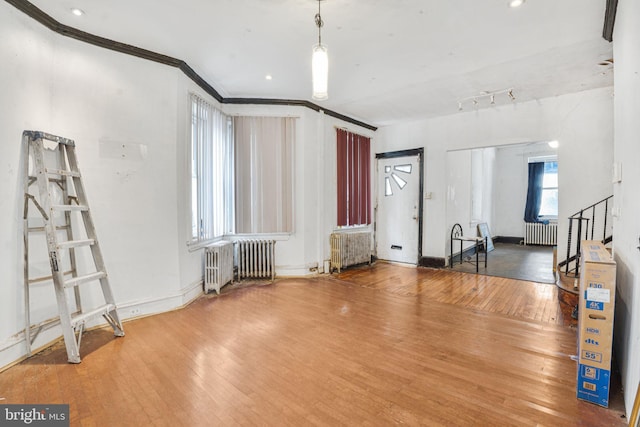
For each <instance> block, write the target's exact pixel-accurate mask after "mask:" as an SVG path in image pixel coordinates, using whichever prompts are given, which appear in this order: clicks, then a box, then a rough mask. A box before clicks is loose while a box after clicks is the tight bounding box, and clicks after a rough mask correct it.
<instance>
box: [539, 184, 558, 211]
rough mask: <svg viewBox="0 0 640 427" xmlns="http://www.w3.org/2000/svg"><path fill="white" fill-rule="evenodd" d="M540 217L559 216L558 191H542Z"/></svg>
mask: <svg viewBox="0 0 640 427" xmlns="http://www.w3.org/2000/svg"><path fill="white" fill-rule="evenodd" d="M539 215H540V216H558V189H557V188H554V189H544V190H542V202H541V203H540V213H539Z"/></svg>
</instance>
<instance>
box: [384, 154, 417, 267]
mask: <svg viewBox="0 0 640 427" xmlns="http://www.w3.org/2000/svg"><path fill="white" fill-rule="evenodd" d="M412 153H413V150H412ZM421 156H422V153H421V152H419V153H417V154H411V155H406V156H399V155H398V153H383V154H378V155H377V156H376V157H378V160H377V201H378V203H377V210H376V252H377V256H378V258H379V259H383V260H387V261H394V262H401V263H408V264H417V263H418V258H419V256H420V255H421V250H420V245H421V242H422V239H421V236H420V233H421V230H422V219H421V215H420V214H421V209H422V205H421V203H420V201H421V194H422V188H421V187H422V183H421V180H420V176H421V174H422V170H421V169H422V167H421V165H422V162H421V161H420V160H421Z"/></svg>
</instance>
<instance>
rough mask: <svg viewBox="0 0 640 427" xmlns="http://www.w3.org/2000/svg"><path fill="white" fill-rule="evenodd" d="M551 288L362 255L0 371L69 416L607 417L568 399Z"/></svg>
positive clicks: (318, 419)
mask: <svg viewBox="0 0 640 427" xmlns="http://www.w3.org/2000/svg"><path fill="white" fill-rule="evenodd" d="M557 305H558V301H557V295H556V294H555V286H553V285H539V284H535V283H531V282H522V281H515V280H510V279H497V278H494V277H488V276H479V275H469V274H464V273H455V272H451V271H447V270H432V269H423V268H406V267H398V266H394V265H390V264H384V263H377V264H376V265H375V266H374V267H372V268H357V269H352V270H347V271H345V272H343V273H342V274H341V275H339V276H337V277H336V276H331V277H327V276H323V277H318V278H311V279H284V280H278V281H276V282H275V283H274V284H270V285H265V286H254V287H246V288H242V289H237V290H234V291H233V292H228V293H225V294H224V295H222V296H220V297H214V296H204V297H202V298H200V299H198V300H197V301H195V302H194V303H192V304H191V305H189V306H188V307H186V308H184V309H182V310H177V311H174V312H170V313H165V314H161V315H156V316H152V317H147V318H143V319H138V320H134V321H130V322H127V323H126V324H125V331H126V336H125V337H123V338H113V336H112V334H111V333H110V332H109V331H107V330H95V331H90V332H88V333H87V334H86V335H85V337H84V338H83V341H82V348H81V352H82V357H83V359H82V363H81V364H79V365H70V364H67V363H66V354H65V350H64V346H63V345H61V344H57V345H55V346H53V347H51V348H50V349H48V350H45V351H44V352H42V353H41V354H38V355H36V356H34V357H32V358H31V359H29V360H27V361H25V362H23V363H21V364H19V365H16V366H14V367H11V368H10V369H8V370H6V371H4V372H2V373H0V398H4V400H0V404H10V403H50V404H51V403H68V404H70V413H71V425H74V426H75V425H82V426H127V425H130V426H147V425H158V426H212V425H274V426H281V425H293V426H302V425H328V426H336V425H370V426H372V425H376V426H377V425H395V424H403V425H427V426H438V425H447V426H511V425H513V426H541V425H546V426H575V425H584V426H616V425H621V426H622V425H626V423H625V422H624V420H623V419H621V418H620V415H621V414H622V412H621V408H618V409H617V410H616V409H604V408H600V407H597V406H595V405H592V404H589V403H585V402H581V401H578V400H577V399H576V397H575V376H576V365H575V362H574V361H573V360H571V356H572V355H573V354H575V351H576V349H575V346H576V333H575V329H574V328H571V327H567V326H564V325H563V320H562V318H561V317H562V312H561V311H559V310H558V308H557Z"/></svg>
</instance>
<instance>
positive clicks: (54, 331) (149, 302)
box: [0, 280, 204, 372]
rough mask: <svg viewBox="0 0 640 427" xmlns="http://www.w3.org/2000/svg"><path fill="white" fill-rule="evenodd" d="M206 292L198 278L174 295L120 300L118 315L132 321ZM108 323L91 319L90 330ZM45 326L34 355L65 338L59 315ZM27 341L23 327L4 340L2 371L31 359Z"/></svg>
mask: <svg viewBox="0 0 640 427" xmlns="http://www.w3.org/2000/svg"><path fill="white" fill-rule="evenodd" d="M203 293H204V291H203V281H202V280H197V281H195V282H193V283H191V284H190V285H188V286H187V287H185V288H183V289H181V290H180V291H179V292H176V293H174V294H170V295H165V296H161V297H158V298H148V299H144V300H138V301H129V302H125V303H119V304H118V305H117V306H118V314H119V315H120V319H121V320H122V322H128V321H129V320H133V319H137V318H140V317H146V316H151V315H154V314H160V313H166V312H168V311H173V310H178V309H181V308H184V307H186V306H187V305H189V304H190V303H191V302H193V301H194V300H196V299H197V298H199V297H200V296H201V295H202V294H203ZM106 325H107V323H106V322H105V321H101V318H97V319H94V320H93V321H91V322H88V324H87V327H86V330H91V329H96V328H102V327H104V326H106ZM41 326H42V331H41V332H40V334H39V335H38V336H37V337H36V339H35V341H34V342H33V344H32V345H31V349H32V353H33V354H36V353H38V352H40V351H42V350H43V349H45V348H47V347H50V346H51V345H53V344H55V343H56V342H57V341H59V340H60V339H61V338H62V329H61V327H60V321H59V320H58V319H57V318H55V319H51V320H48V321H46V322H43V323H42V324H41ZM25 340H26V337H25V335H24V330H23V331H20V332H18V333H17V334H15V335H13V336H12V337H10V338H9V339H7V340H6V341H4V342H2V343H0V372H2V371H4V370H5V369H8V368H9V367H11V366H14V365H15V364H17V363H20V362H21V361H23V360H25V359H27V357H28V356H27V345H26V341H25Z"/></svg>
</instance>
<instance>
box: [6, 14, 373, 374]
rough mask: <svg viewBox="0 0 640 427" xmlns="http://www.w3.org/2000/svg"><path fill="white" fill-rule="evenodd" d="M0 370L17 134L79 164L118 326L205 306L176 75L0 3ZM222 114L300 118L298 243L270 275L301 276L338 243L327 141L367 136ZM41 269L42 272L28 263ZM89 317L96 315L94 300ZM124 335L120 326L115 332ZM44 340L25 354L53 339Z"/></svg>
mask: <svg viewBox="0 0 640 427" xmlns="http://www.w3.org/2000/svg"><path fill="white" fill-rule="evenodd" d="M0 39H1V40H3V42H2V43H1V44H0V63H1V64H2V67H0V93H2V97H0V144H1V146H2V149H3V153H4V154H3V156H2V158H3V161H4V163H5V167H4V168H2V171H3V172H1V173H2V174H3V178H4V179H2V180H0V200H3V202H2V203H1V204H0V217H2V218H5V220H4V221H0V271H2V272H3V273H2V280H0V282H1V283H2V286H0V368H1V367H2V366H5V365H7V364H9V363H12V362H14V361H15V360H18V359H20V358H21V357H23V356H24V355H25V354H26V345H25V342H24V337H23V334H22V332H23V329H24V322H25V320H24V316H25V313H24V308H23V286H22V276H23V274H22V268H23V258H22V253H23V250H22V220H21V218H22V206H23V188H22V172H23V171H22V169H21V165H22V159H23V153H22V152H21V144H20V141H21V134H22V131H23V130H25V129H31V130H42V131H46V132H49V133H53V134H57V135H61V136H65V137H68V138H71V139H74V140H76V143H77V147H78V148H77V155H78V158H79V162H80V168H81V171H82V173H83V180H84V183H85V186H86V189H87V193H88V198H89V201H90V205H91V208H92V213H93V216H94V220H95V223H96V228H97V232H98V237H99V239H100V243H101V246H102V249H103V253H104V257H105V262H106V266H107V270H108V272H109V275H110V279H111V285H112V288H113V292H114V294H115V297H116V301H117V303H118V306H119V307H120V314H121V316H122V317H123V318H127V317H133V316H137V315H142V314H150V313H157V312H162V311H166V310H170V309H173V308H176V307H180V306H182V305H183V304H185V303H187V302H189V301H190V300H191V299H193V298H195V297H197V296H198V295H199V294H201V292H202V290H201V289H202V287H201V282H202V250H197V251H189V248H188V246H187V241H188V240H189V238H190V221H191V213H190V203H189V197H190V196H189V191H190V190H189V188H190V160H189V145H190V143H189V125H188V124H189V123H190V114H189V92H190V91H193V92H196V93H198V94H200V95H201V96H203V97H205V98H206V99H208V100H209V101H210V102H212V103H213V104H215V105H217V103H216V101H215V100H214V99H212V98H211V97H210V96H208V95H206V94H204V93H203V91H202V90H201V89H200V88H198V87H197V86H196V85H195V84H194V83H193V82H192V81H191V80H189V79H188V78H186V77H185V76H184V75H183V74H182V73H181V72H180V71H179V70H177V69H175V68H172V67H168V66H164V65H161V64H156V63H152V62H149V61H145V60H142V59H138V58H135V57H131V56H127V55H124V54H120V53H116V52H112V51H109V50H105V49H101V48H98V47H94V46H91V45H88V44H84V43H82V42H79V41H76V40H73V39H69V38H66V37H62V36H60V35H57V34H55V33H53V32H51V31H49V30H48V29H46V28H44V27H42V26H41V25H40V24H38V23H37V22H35V21H33V20H31V18H29V17H27V16H25V15H24V14H22V13H21V12H19V11H18V10H17V9H15V8H13V7H12V6H10V5H8V4H7V3H5V2H2V3H0ZM218 106H219V107H220V108H222V109H223V110H224V111H225V112H227V113H229V114H244V115H271V116H282V115H290V116H296V117H299V120H298V135H297V137H298V140H297V142H296V147H295V166H294V168H295V172H294V173H295V188H294V192H295V193H294V204H295V207H294V209H295V231H294V233H292V234H291V235H286V236H278V238H279V239H280V241H279V242H278V243H277V246H276V248H277V249H276V271H277V274H278V275H303V274H311V273H312V270H314V269H315V268H316V267H318V266H322V261H323V260H325V259H328V257H329V246H328V242H329V234H330V232H331V231H333V230H334V229H335V226H336V225H335V224H336V215H335V209H336V206H335V203H336V201H335V188H336V187H335V186H336V182H335V179H336V178H335V177H336V173H335V167H336V166H335V159H336V153H335V141H336V139H335V129H334V128H335V127H344V126H348V127H350V130H352V131H354V132H357V133H360V134H364V135H367V136H373V132H371V131H367V130H364V129H361V128H359V127H358V126H353V125H348V124H345V123H344V122H342V121H340V120H337V119H333V118H331V117H326V116H325V115H324V114H321V113H317V112H315V111H312V110H309V109H306V108H302V107H284V106H278V107H275V106H232V105H223V106H220V105H218ZM34 261H36V264H37V263H38V262H39V263H40V265H41V266H42V265H44V268H43V270H46V266H47V260H46V257H43V259H41V260H34ZM51 287H52V286H48V287H47V286H40V289H34V298H33V304H32V305H33V307H32V312H33V313H34V314H35V317H36V319H35V320H37V321H40V320H45V319H47V318H49V317H52V316H54V315H55V314H56V313H57V308H56V306H55V303H53V301H54V300H53V298H52V295H53V292H52V290H51ZM89 297H90V300H89V301H88V304H87V305H92V304H91V302H93V301H95V300H96V299H97V298H96V293H92V294H91V295H90V296H89ZM125 329H126V326H125ZM60 335H61V333H60V329H59V328H58V327H54V328H52V329H50V330H48V331H47V332H46V333H43V334H41V335H40V337H39V339H38V340H37V341H36V342H35V347H38V346H42V345H45V344H46V343H47V342H49V341H51V340H53V339H55V338H57V337H59V336H60ZM125 339H126V338H125Z"/></svg>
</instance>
